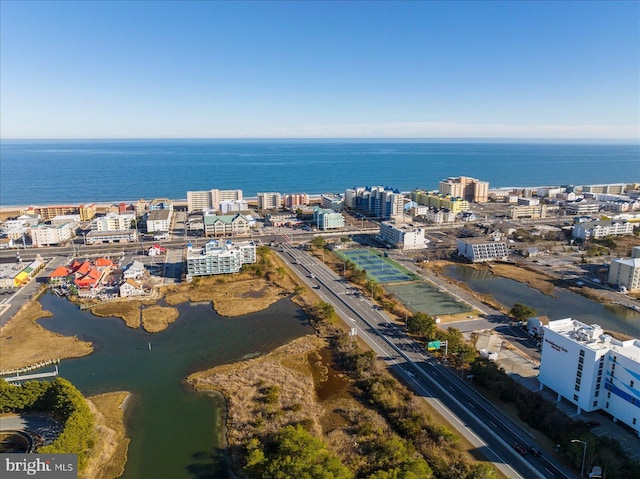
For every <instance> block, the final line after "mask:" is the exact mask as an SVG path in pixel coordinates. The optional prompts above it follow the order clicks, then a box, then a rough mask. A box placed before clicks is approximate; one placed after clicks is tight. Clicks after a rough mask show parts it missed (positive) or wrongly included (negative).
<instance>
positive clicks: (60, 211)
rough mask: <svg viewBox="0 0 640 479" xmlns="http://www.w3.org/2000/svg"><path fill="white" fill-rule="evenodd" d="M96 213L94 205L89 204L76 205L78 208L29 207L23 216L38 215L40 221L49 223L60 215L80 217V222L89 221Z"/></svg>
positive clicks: (59, 206) (60, 206)
mask: <svg viewBox="0 0 640 479" xmlns="http://www.w3.org/2000/svg"><path fill="white" fill-rule="evenodd" d="M96 212H97V207H96V205H95V203H91V204H89V205H78V206H70V205H56V206H39V207H33V206H32V207H29V208H28V209H26V210H24V211H23V212H22V213H23V214H35V215H40V218H42V221H51V220H52V219H53V218H55V217H56V216H61V215H74V214H78V215H80V220H81V221H89V220H91V219H92V218H93V217H94V216H95V215H96Z"/></svg>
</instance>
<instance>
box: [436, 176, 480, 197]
mask: <svg viewBox="0 0 640 479" xmlns="http://www.w3.org/2000/svg"><path fill="white" fill-rule="evenodd" d="M438 190H439V191H440V193H441V194H443V195H449V196H453V197H460V198H464V199H465V200H467V201H473V202H474V203H486V202H487V199H488V197H489V182H487V181H480V180H477V179H475V178H468V177H466V176H459V177H457V178H447V179H446V180H442V181H441V182H440V183H439V184H438Z"/></svg>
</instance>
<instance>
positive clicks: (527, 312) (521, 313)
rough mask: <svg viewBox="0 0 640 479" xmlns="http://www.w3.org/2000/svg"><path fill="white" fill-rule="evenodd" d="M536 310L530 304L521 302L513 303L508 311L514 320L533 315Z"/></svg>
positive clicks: (524, 319) (524, 318)
mask: <svg viewBox="0 0 640 479" xmlns="http://www.w3.org/2000/svg"><path fill="white" fill-rule="evenodd" d="M535 314H536V310H535V308H532V307H531V306H526V305H524V304H522V303H516V304H514V305H513V308H511V310H510V311H509V316H511V317H512V318H514V319H515V320H516V321H520V322H523V321H526V320H527V319H528V318H531V317H533V316H535Z"/></svg>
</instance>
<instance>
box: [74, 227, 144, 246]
mask: <svg viewBox="0 0 640 479" xmlns="http://www.w3.org/2000/svg"><path fill="white" fill-rule="evenodd" d="M136 241H138V230H135V229H126V230H105V231H97V230H96V231H89V232H88V233H87V234H86V235H85V237H84V242H85V243H86V244H89V245H91V244H100V243H135V242H136Z"/></svg>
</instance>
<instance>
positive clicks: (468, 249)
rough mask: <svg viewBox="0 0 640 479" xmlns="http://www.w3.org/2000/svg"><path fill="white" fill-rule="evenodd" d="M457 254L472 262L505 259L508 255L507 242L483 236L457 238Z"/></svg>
mask: <svg viewBox="0 0 640 479" xmlns="http://www.w3.org/2000/svg"><path fill="white" fill-rule="evenodd" d="M457 243H458V254H459V255H460V256H463V257H465V258H467V259H468V260H470V261H471V262H472V263H480V262H483V261H495V260H502V261H505V260H507V259H508V257H509V250H508V248H507V243H505V242H504V241H491V240H487V239H485V238H458V240H457Z"/></svg>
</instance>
